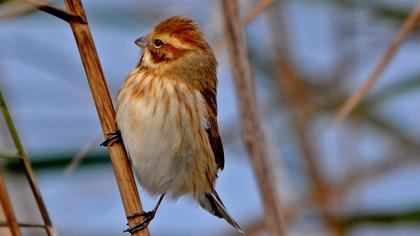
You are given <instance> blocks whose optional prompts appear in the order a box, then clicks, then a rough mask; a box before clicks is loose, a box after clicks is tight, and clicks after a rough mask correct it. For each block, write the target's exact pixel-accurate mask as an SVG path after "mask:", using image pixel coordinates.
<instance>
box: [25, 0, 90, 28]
mask: <svg viewBox="0 0 420 236" xmlns="http://www.w3.org/2000/svg"><path fill="white" fill-rule="evenodd" d="M25 1H27V2H29V3H30V4H32V5H33V6H34V7H35V8H38V9H39V10H41V11H43V12H46V13H48V14H51V15H53V16H55V17H58V18H60V19H62V20H64V21H66V22H78V23H82V24H86V20H85V19H83V18H81V17H80V16H78V15H74V14H72V13H69V12H67V11H65V10H62V9H59V8H55V7H52V6H49V5H46V4H42V3H38V2H36V1H32V0H25Z"/></svg>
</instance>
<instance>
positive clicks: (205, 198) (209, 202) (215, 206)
mask: <svg viewBox="0 0 420 236" xmlns="http://www.w3.org/2000/svg"><path fill="white" fill-rule="evenodd" d="M198 200H199V202H200V205H201V207H203V208H204V209H206V210H207V211H208V212H210V213H211V214H213V215H215V216H217V217H220V218H224V219H225V220H226V221H227V222H228V223H229V224H230V225H232V226H233V227H234V228H235V229H236V230H237V231H238V232H240V233H243V231H242V230H241V227H239V225H238V223H236V221H235V220H234V219H233V218H232V216H230V215H229V213H228V212H227V210H226V208H225V205H223V202H222V200H220V198H219V195H218V194H217V192H216V191H213V192H211V193H205V194H203V195H202V196H200V197H199V199H198Z"/></svg>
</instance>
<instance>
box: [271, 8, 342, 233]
mask: <svg viewBox="0 0 420 236" xmlns="http://www.w3.org/2000/svg"><path fill="white" fill-rule="evenodd" d="M282 6H283V5H282V2H279V3H278V4H277V7H278V8H277V9H275V10H276V11H272V12H271V13H272V14H270V23H271V28H272V30H273V42H275V43H274V48H275V49H276V51H277V58H278V68H277V69H278V76H277V78H278V80H279V84H280V85H281V86H280V88H281V92H282V94H283V96H284V97H285V101H286V105H287V106H288V108H289V110H290V112H291V118H292V124H293V128H294V131H295V132H296V137H297V145H298V147H299V149H300V150H301V151H302V156H303V158H304V160H305V163H306V165H307V170H308V174H309V177H310V181H311V182H312V185H313V197H314V199H315V200H316V201H317V202H318V204H319V205H320V209H321V214H322V216H323V218H324V219H325V221H326V224H327V225H328V226H329V227H330V228H331V230H332V231H333V232H334V235H337V236H341V235H344V231H343V230H344V229H343V227H342V226H341V225H340V224H339V222H338V221H337V220H336V219H335V217H334V216H333V215H332V214H331V213H330V210H329V207H328V193H329V189H328V186H327V184H326V183H325V181H324V179H323V176H322V173H321V170H320V167H319V164H318V161H317V160H318V157H317V150H316V149H315V146H314V145H312V143H311V141H310V140H309V138H310V136H309V133H308V132H307V130H309V129H310V124H309V123H308V120H309V119H308V117H309V115H308V114H310V112H309V111H310V110H311V109H312V108H311V107H309V103H308V102H307V101H308V99H307V98H306V96H307V92H306V89H305V87H304V86H302V83H301V81H299V80H298V79H297V76H296V70H295V68H294V66H293V62H292V53H291V52H290V48H291V47H290V42H289V38H288V32H287V24H286V21H285V18H284V16H283V8H282Z"/></svg>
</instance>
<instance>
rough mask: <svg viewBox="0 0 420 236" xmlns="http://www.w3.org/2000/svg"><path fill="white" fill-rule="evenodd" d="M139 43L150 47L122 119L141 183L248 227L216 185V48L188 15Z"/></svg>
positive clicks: (124, 96)
mask: <svg viewBox="0 0 420 236" xmlns="http://www.w3.org/2000/svg"><path fill="white" fill-rule="evenodd" d="M136 43H137V44H138V45H139V46H141V47H142V48H143V53H142V56H141V59H140V62H139V64H138V66H137V68H136V69H134V71H132V72H131V73H130V74H129V75H128V77H127V79H126V80H125V82H124V83H123V85H122V87H121V89H120V91H119V93H118V96H117V117H116V119H117V124H118V128H119V130H120V131H121V135H122V139H123V142H124V144H125V146H126V148H127V151H128V154H129V156H130V158H131V160H132V163H133V166H134V169H135V171H136V174H137V177H138V180H139V182H140V184H141V185H142V186H143V187H144V188H145V189H147V190H148V191H149V192H150V193H152V194H156V195H158V194H164V193H167V195H169V196H171V197H172V198H175V199H176V198H179V197H181V196H190V197H192V198H193V199H195V200H197V201H198V202H199V203H200V205H201V206H202V207H203V208H204V209H206V210H208V211H209V212H211V213H212V214H214V215H216V216H218V217H222V218H225V219H226V221H228V222H229V223H230V224H231V225H233V226H234V227H235V228H236V229H238V230H240V229H239V226H238V225H237V223H236V222H235V221H234V220H233V218H232V217H230V215H229V214H228V213H227V211H226V209H225V207H224V206H223V203H222V201H221V200H220V198H219V197H218V195H217V193H216V191H215V189H214V185H215V181H216V179H217V172H218V170H219V169H223V167H224V154H223V146H222V142H221V139H220V135H219V130H218V125H217V103H216V87H217V77H216V66H217V65H216V64H217V63H216V59H215V57H214V55H213V52H212V50H211V49H210V47H209V46H208V44H207V42H206V41H205V40H204V38H203V35H202V33H201V31H200V30H199V28H198V26H197V25H196V23H195V22H193V21H192V20H190V19H188V18H185V17H181V16H176V17H171V18H169V19H167V20H164V21H162V22H160V23H159V24H158V25H157V26H156V27H155V28H154V29H153V30H152V32H151V33H150V34H149V35H147V36H146V37H143V38H140V39H139V40H138V41H136Z"/></svg>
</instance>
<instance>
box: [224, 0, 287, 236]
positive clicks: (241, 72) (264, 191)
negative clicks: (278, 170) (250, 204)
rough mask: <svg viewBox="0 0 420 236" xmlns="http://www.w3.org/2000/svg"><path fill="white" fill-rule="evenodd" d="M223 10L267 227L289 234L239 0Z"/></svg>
mask: <svg viewBox="0 0 420 236" xmlns="http://www.w3.org/2000/svg"><path fill="white" fill-rule="evenodd" d="M223 11H224V15H225V25H226V31H227V35H228V37H229V38H230V40H229V56H230V62H231V67H232V69H233V74H234V78H235V80H234V82H235V86H236V96H237V100H238V103H239V110H240V117H241V125H242V135H243V139H244V142H245V145H246V148H247V150H248V152H249V154H250V157H251V160H252V162H253V168H254V171H255V174H256V177H257V180H258V185H259V188H260V192H261V195H262V199H263V203H264V208H265V212H266V222H267V226H268V227H267V228H268V231H269V232H270V234H271V235H275V236H282V235H286V230H285V228H284V222H283V216H282V214H281V212H282V207H281V203H280V200H279V196H278V189H277V186H276V181H275V178H274V175H273V173H272V170H271V167H270V163H269V160H268V152H267V150H266V143H265V137H264V134H263V130H262V126H261V121H260V118H259V116H258V107H257V101H256V97H255V90H254V85H253V82H252V80H253V78H252V74H251V69H250V62H249V59H248V56H247V50H246V44H245V40H244V38H243V36H242V32H241V28H242V27H241V23H240V21H239V14H238V4H237V1H236V0H223Z"/></svg>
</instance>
